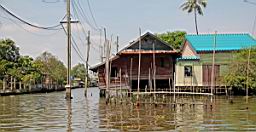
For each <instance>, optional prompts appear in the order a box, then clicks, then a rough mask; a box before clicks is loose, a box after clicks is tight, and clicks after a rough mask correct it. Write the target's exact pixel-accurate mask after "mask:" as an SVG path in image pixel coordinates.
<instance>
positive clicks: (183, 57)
mask: <svg viewBox="0 0 256 132" xmlns="http://www.w3.org/2000/svg"><path fill="white" fill-rule="evenodd" d="M199 59H200V57H199V56H182V57H180V58H177V61H179V60H199Z"/></svg>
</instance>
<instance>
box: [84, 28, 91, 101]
mask: <svg viewBox="0 0 256 132" xmlns="http://www.w3.org/2000/svg"><path fill="white" fill-rule="evenodd" d="M87 44H88V47H87V55H86V69H85V70H86V73H85V93H84V95H85V96H87V88H88V75H89V74H88V71H89V70H88V69H89V53H90V44H91V42H90V31H88V37H87Z"/></svg>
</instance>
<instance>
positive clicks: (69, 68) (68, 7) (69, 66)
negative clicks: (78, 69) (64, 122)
mask: <svg viewBox="0 0 256 132" xmlns="http://www.w3.org/2000/svg"><path fill="white" fill-rule="evenodd" d="M70 16H71V15H70V0H67V35H68V38H67V41H68V46H67V52H68V54H67V59H68V70H67V85H66V86H65V87H66V99H67V100H70V99H72V97H71V87H72V86H71V85H72V84H71V17H70Z"/></svg>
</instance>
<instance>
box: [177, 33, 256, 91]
mask: <svg viewBox="0 0 256 132" xmlns="http://www.w3.org/2000/svg"><path fill="white" fill-rule="evenodd" d="M255 45H256V40H255V39H254V38H253V37H251V36H250V35H249V34H217V35H216V34H202V35H186V42H185V44H184V45H183V47H182V49H181V57H180V58H178V59H177V62H176V66H175V68H176V78H175V79H176V81H175V86H176V87H177V88H181V89H182V88H185V89H186V88H188V87H196V88H198V87H199V88H200V87H201V88H202V87H204V88H208V92H209V87H210V86H211V80H212V79H211V78H212V74H211V73H212V70H213V71H215V72H214V74H213V77H214V79H213V84H214V86H217V87H224V85H225V84H224V83H223V82H222V80H223V78H222V77H223V76H224V75H225V74H226V72H227V70H228V64H229V63H231V62H232V60H233V59H234V54H233V53H234V52H236V51H239V50H241V49H243V48H249V47H250V46H255ZM213 51H215V54H214V56H215V57H213ZM213 58H214V64H215V65H214V68H213V69H212V66H213V63H212V62H213ZM206 91H207V89H206Z"/></svg>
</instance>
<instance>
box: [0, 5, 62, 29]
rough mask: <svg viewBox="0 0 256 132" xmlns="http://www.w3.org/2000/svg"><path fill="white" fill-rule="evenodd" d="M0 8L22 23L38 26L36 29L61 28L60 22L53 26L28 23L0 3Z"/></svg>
mask: <svg viewBox="0 0 256 132" xmlns="http://www.w3.org/2000/svg"><path fill="white" fill-rule="evenodd" d="M0 8H1V9H2V10H4V11H5V12H6V13H7V14H9V15H11V16H12V17H14V18H16V19H17V20H19V21H20V22H22V23H24V24H27V25H29V26H31V27H34V28H38V29H45V30H60V29H62V28H61V24H58V25H55V26H49V27H44V26H37V25H34V24H32V23H29V22H27V21H25V20H23V19H21V18H20V17H18V16H16V15H15V14H14V13H12V12H11V11H9V10H8V9H6V8H5V7H3V6H2V5H1V4H0Z"/></svg>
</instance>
